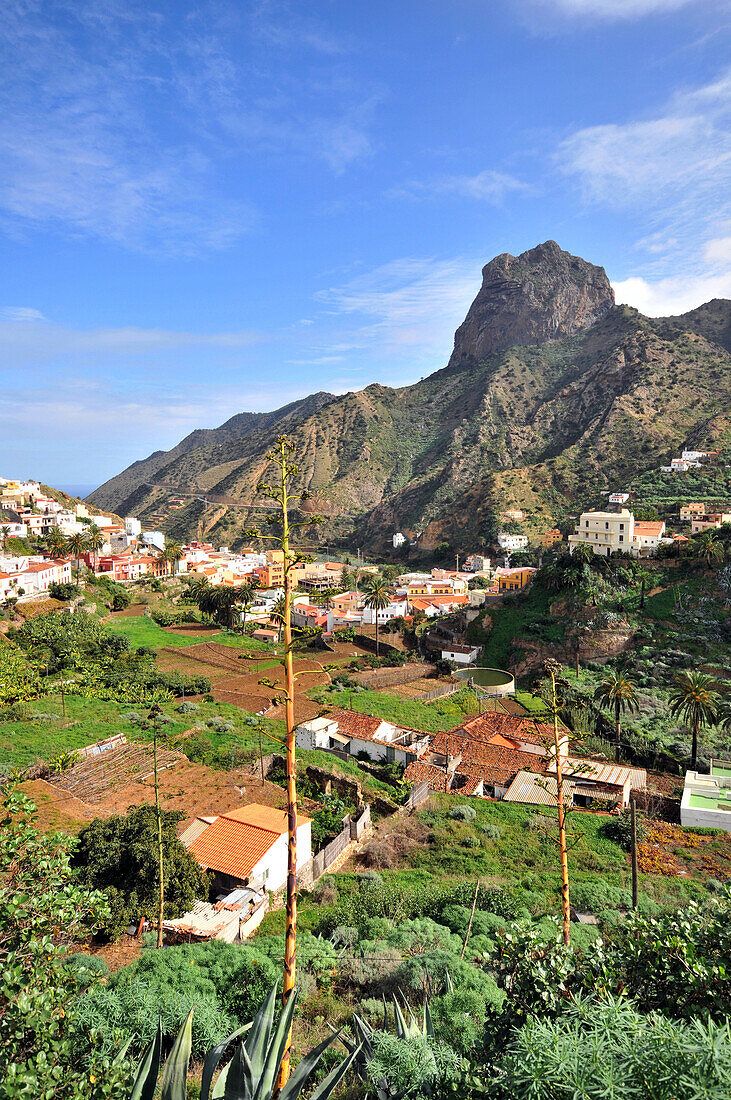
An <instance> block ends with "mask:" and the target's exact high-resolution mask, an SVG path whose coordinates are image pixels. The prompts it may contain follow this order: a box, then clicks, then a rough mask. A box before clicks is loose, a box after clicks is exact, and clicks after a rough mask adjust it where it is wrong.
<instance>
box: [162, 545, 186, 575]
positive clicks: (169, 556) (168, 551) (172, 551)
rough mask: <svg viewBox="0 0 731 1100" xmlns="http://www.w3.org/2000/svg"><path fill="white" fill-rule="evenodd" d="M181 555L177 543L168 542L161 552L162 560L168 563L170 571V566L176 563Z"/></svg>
mask: <svg viewBox="0 0 731 1100" xmlns="http://www.w3.org/2000/svg"><path fill="white" fill-rule="evenodd" d="M182 556H183V551H182V548H181V546H180V544H179V543H177V542H168V543H167V545H166V547H165V549H164V550H163V552H162V560H163V561H164V562H167V564H168V565H170V567H171V568H170V572H171V573H172V572H173V569H172V567H173V566H174V565H177V564H178V562H179V561H180V559H181V558H182Z"/></svg>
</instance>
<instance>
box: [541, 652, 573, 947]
mask: <svg viewBox="0 0 731 1100" xmlns="http://www.w3.org/2000/svg"><path fill="white" fill-rule="evenodd" d="M543 668H544V671H545V672H546V673H547V674H548V677H549V680H550V693H549V698H548V700H547V701H548V705H549V707H550V710H551V714H552V715H553V752H554V759H555V761H556V812H557V814H558V850H559V858H560V864H561V924H562V931H563V942H564V944H565V945H566V946H567V947H568V945H569V942H570V940H571V904H570V899H569V856H568V847H567V844H566V805H565V803H564V795H563V765H564V757H565V745H566V742H565V741H564V740H563V739H561V738H560V737H559V732H558V712H559V699H558V694H557V691H556V687H557V682H558V676H559V674H560V672H561V666H560V665H559V663H558V661H553V660H550V659H549V660H548V661H546V662H545V664H544V666H543Z"/></svg>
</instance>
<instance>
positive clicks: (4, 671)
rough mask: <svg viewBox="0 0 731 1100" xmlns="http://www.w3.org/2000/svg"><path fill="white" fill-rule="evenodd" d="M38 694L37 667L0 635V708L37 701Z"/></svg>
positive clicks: (39, 682) (39, 690) (17, 647)
mask: <svg viewBox="0 0 731 1100" xmlns="http://www.w3.org/2000/svg"><path fill="white" fill-rule="evenodd" d="M40 694H41V681H40V677H39V675H38V671H37V665H36V664H35V663H34V662H32V661H31V660H30V659H29V658H28V656H27V655H26V654H25V653H24V652H23V650H22V649H21V648H20V646H18V645H16V644H15V642H11V641H10V639H8V638H6V637H5V636H4V635H2V634H0V706H3V707H6V706H11V705H12V704H13V703H18V702H21V701H25V700H27V699H37V698H38V696H39V695H40Z"/></svg>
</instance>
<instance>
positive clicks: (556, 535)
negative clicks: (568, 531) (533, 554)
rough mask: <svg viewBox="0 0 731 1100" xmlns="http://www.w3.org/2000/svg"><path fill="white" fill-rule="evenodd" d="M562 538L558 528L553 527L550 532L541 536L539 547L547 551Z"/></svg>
mask: <svg viewBox="0 0 731 1100" xmlns="http://www.w3.org/2000/svg"><path fill="white" fill-rule="evenodd" d="M562 538H563V535H562V534H561V532H560V531H559V529H558V527H554V528H553V529H552V530H551V531H546V533H545V535H542V536H541V546H543V547H545V548H546V549H547V550H548V549H550V547H551V546H555V545H556V543H557V542H560V541H561V539H562Z"/></svg>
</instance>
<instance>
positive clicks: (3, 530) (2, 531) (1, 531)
mask: <svg viewBox="0 0 731 1100" xmlns="http://www.w3.org/2000/svg"><path fill="white" fill-rule="evenodd" d="M9 534H10V528H9V527H0V535H2V538H3V553H5V543H6V542H7V541H8V535H9Z"/></svg>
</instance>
